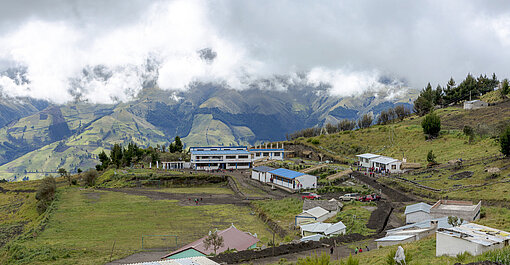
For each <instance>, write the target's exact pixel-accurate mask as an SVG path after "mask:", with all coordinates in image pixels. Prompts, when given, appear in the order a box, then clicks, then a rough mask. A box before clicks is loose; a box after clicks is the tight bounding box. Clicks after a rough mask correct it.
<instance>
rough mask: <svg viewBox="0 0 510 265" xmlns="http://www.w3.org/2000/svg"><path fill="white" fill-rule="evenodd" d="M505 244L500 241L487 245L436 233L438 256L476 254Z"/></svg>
mask: <svg viewBox="0 0 510 265" xmlns="http://www.w3.org/2000/svg"><path fill="white" fill-rule="evenodd" d="M503 246H504V244H503V243H500V244H495V245H492V246H489V247H485V246H483V245H480V244H476V243H473V242H471V241H468V240H465V239H461V238H458V237H452V236H448V235H445V234H442V233H436V256H443V255H447V256H456V255H457V254H462V253H464V252H468V253H470V254H471V255H473V256H476V255H480V254H482V253H484V252H486V251H489V250H493V249H499V248H503Z"/></svg>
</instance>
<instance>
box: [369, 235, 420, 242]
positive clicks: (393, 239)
mask: <svg viewBox="0 0 510 265" xmlns="http://www.w3.org/2000/svg"><path fill="white" fill-rule="evenodd" d="M413 236H414V235H401V236H385V237H383V238H379V239H376V240H375V241H376V242H379V241H402V240H406V239H409V238H411V237H413Z"/></svg>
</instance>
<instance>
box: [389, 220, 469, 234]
mask: <svg viewBox="0 0 510 265" xmlns="http://www.w3.org/2000/svg"><path fill="white" fill-rule="evenodd" d="M432 220H435V221H437V228H438V229H439V228H450V227H452V225H450V224H448V217H447V216H445V217H441V218H438V219H431V220H425V221H421V222H418V223H415V224H408V225H404V226H401V227H397V228H393V229H390V230H388V231H386V232H387V233H393V232H397V231H401V230H408V229H412V228H429V227H430V221H432ZM464 223H467V222H466V221H464Z"/></svg>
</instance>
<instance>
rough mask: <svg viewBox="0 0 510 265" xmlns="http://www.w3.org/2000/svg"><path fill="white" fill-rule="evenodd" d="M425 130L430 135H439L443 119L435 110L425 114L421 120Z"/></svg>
mask: <svg viewBox="0 0 510 265" xmlns="http://www.w3.org/2000/svg"><path fill="white" fill-rule="evenodd" d="M421 127H422V128H423V132H424V133H425V134H427V135H429V136H430V137H437V136H438V135H439V132H440V131H441V119H440V118H439V116H437V115H436V114H435V113H434V112H432V113H430V114H428V115H427V116H425V118H424V119H423V121H422V122H421Z"/></svg>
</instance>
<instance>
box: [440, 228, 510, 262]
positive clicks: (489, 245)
mask: <svg viewBox="0 0 510 265" xmlns="http://www.w3.org/2000/svg"><path fill="white" fill-rule="evenodd" d="M509 242H510V233H509V232H505V231H501V230H498V229H494V228H490V227H487V226H483V225H478V224H474V223H467V224H462V225H460V226H457V227H452V228H446V229H440V230H438V231H437V232H436V256H443V255H447V256H456V255H458V254H462V253H464V252H468V253H470V254H471V255H473V256H476V255H480V254H482V253H484V252H486V251H489V250H494V249H500V248H503V247H505V246H508V244H509Z"/></svg>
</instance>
